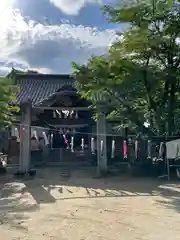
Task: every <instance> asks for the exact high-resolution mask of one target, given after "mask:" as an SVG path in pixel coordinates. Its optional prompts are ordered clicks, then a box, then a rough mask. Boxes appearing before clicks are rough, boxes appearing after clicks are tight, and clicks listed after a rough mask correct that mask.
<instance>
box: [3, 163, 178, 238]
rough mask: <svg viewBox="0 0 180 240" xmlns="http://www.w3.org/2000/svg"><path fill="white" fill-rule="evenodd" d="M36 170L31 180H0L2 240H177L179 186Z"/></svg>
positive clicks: (9, 176)
mask: <svg viewBox="0 0 180 240" xmlns="http://www.w3.org/2000/svg"><path fill="white" fill-rule="evenodd" d="M92 176H93V174H92V171H90V170H89V171H87V170H78V171H77V170H74V171H71V172H67V171H62V170H60V169H57V168H56V169H55V168H52V169H43V170H39V171H38V173H37V176H36V177H35V178H34V179H33V180H24V181H19V180H15V179H14V178H13V177H12V176H11V175H7V176H6V177H0V188H1V190H0V195H1V196H0V197H1V198H0V239H2V240H6V239H7V240H65V239H68V240H117V239H118V240H121V239H122V240H136V239H138V240H141V239H142V240H160V239H166V240H176V239H178V240H179V239H180V214H179V213H180V184H179V183H178V182H177V183H172V182H170V183H168V182H165V181H162V180H156V179H144V178H139V179H133V178H129V177H122V176H121V177H117V176H116V177H108V178H106V179H98V178H95V177H94V178H93V177H92Z"/></svg>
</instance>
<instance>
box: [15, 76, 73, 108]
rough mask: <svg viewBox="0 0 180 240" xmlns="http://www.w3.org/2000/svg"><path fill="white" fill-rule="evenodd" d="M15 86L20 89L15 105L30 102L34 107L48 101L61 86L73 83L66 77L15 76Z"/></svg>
mask: <svg viewBox="0 0 180 240" xmlns="http://www.w3.org/2000/svg"><path fill="white" fill-rule="evenodd" d="M16 85H18V86H19V88H20V91H19V93H18V94H17V96H16V99H17V102H16V103H17V104H20V103H21V102H23V101H26V100H31V101H32V105H33V106H35V105H39V104H41V103H42V102H43V101H45V100H47V99H49V98H50V97H51V96H52V95H54V94H55V93H56V92H57V91H58V90H59V89H61V88H62V87H63V86H65V85H73V81H72V80H71V79H70V78H69V77H68V76H67V75H59V77H58V75H43V74H34V75H29V74H28V75H23V76H22V75H21V76H16Z"/></svg>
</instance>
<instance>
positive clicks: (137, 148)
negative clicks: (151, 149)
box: [134, 140, 139, 159]
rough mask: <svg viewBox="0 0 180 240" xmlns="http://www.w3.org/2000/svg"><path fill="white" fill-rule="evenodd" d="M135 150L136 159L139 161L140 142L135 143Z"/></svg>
mask: <svg viewBox="0 0 180 240" xmlns="http://www.w3.org/2000/svg"><path fill="white" fill-rule="evenodd" d="M134 145H135V146H134V148H135V158H136V159H137V158H138V151H139V142H138V140H135V143H134Z"/></svg>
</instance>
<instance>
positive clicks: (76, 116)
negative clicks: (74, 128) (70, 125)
mask: <svg viewBox="0 0 180 240" xmlns="http://www.w3.org/2000/svg"><path fill="white" fill-rule="evenodd" d="M75 118H76V119H78V112H77V111H76V115H75Z"/></svg>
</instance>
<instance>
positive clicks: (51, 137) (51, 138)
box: [50, 134, 53, 149]
mask: <svg viewBox="0 0 180 240" xmlns="http://www.w3.org/2000/svg"><path fill="white" fill-rule="evenodd" d="M50 141H51V142H50V143H51V149H53V134H51V136H50Z"/></svg>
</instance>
